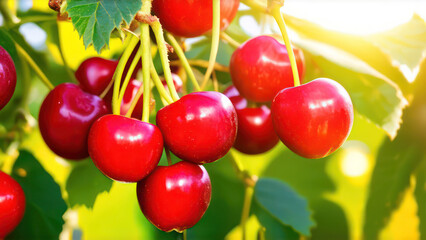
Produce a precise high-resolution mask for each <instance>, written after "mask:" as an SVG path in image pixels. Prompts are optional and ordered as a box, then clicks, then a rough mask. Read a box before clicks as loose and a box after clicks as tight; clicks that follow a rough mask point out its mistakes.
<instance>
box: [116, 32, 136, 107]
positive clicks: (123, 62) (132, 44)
mask: <svg viewBox="0 0 426 240" xmlns="http://www.w3.org/2000/svg"><path fill="white" fill-rule="evenodd" d="M129 38H130V40H129V43H128V45H127V47H126V49H125V50H124V52H123V55H122V56H121V58H120V61H119V62H118V65H117V68H116V69H115V72H114V77H113V79H114V91H113V94H112V112H113V113H114V114H116V115H120V105H121V102H119V101H118V95H119V92H120V85H121V78H122V77H123V71H124V68H125V67H126V63H127V61H128V60H129V58H130V55H131V54H132V52H133V49H134V48H135V47H136V44H137V43H138V41H139V39H138V38H137V37H135V36H134V35H133V34H130V36H129Z"/></svg>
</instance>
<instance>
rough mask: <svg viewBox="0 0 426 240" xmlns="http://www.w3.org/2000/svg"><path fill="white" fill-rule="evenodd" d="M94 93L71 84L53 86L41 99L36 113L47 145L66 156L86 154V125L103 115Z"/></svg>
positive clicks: (99, 100)
mask: <svg viewBox="0 0 426 240" xmlns="http://www.w3.org/2000/svg"><path fill="white" fill-rule="evenodd" d="M107 113H108V111H107V107H106V105H105V103H104V101H103V100H102V99H100V98H99V97H98V96H95V95H92V94H89V93H86V92H84V91H83V90H81V88H80V87H79V86H77V85H75V84H72V83H63V84H60V85H58V86H56V87H55V88H54V89H53V90H52V91H51V92H50V93H49V94H48V95H47V96H46V98H45V99H44V101H43V103H42V105H41V108H40V113H39V127H40V132H41V135H42V136H43V139H44V141H45V142H46V144H47V145H48V146H49V148H50V149H51V150H52V151H53V152H55V153H56V154H57V155H59V156H61V157H63V158H67V159H73V160H78V159H83V158H86V157H88V156H89V153H88V151H87V137H88V133H89V129H90V126H91V125H92V123H93V122H94V121H95V120H96V119H98V118H99V117H101V116H103V115H105V114H107Z"/></svg>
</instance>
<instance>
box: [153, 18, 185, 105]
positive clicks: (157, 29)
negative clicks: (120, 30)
mask: <svg viewBox="0 0 426 240" xmlns="http://www.w3.org/2000/svg"><path fill="white" fill-rule="evenodd" d="M151 27H152V31H153V32H154V35H155V39H156V40H157V46H158V51H159V53H160V58H161V63H162V65H163V70H164V77H165V78H166V82H167V86H168V87H169V91H170V95H171V96H172V99H173V101H177V100H179V95H178V94H177V92H176V88H175V85H174V84H173V78H172V72H171V71H170V63H169V58H168V55H167V54H168V53H167V47H166V42H165V40H164V36H163V28H162V27H161V24H160V22H159V21H155V22H153V23H152V24H151Z"/></svg>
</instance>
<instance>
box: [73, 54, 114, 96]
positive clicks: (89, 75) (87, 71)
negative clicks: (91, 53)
mask: <svg viewBox="0 0 426 240" xmlns="http://www.w3.org/2000/svg"><path fill="white" fill-rule="evenodd" d="M117 64H118V62H117V61H114V60H108V59H104V58H100V57H92V58H89V59H86V60H84V61H83V62H82V63H81V64H80V66H79V67H78V69H77V71H76V72H75V77H76V78H77V80H78V82H79V83H80V86H81V89H83V90H84V91H85V92H88V93H90V94H94V95H100V94H101V93H102V92H103V91H104V90H105V89H106V88H107V86H108V84H109V83H110V82H111V80H112V77H113V75H114V72H115V69H116V68H117Z"/></svg>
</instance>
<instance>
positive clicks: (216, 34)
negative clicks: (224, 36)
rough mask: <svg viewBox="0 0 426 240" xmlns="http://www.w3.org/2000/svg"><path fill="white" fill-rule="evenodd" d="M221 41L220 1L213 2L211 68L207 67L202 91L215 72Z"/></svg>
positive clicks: (214, 0)
mask: <svg viewBox="0 0 426 240" xmlns="http://www.w3.org/2000/svg"><path fill="white" fill-rule="evenodd" d="M219 39H220V0H213V24H212V47H211V48H210V59H209V66H208V67H207V71H206V74H205V75H204V80H203V83H202V84H201V89H204V88H205V87H206V85H207V82H208V81H209V79H210V75H211V74H212V72H213V68H214V64H215V63H216V56H217V52H218V50H219Z"/></svg>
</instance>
